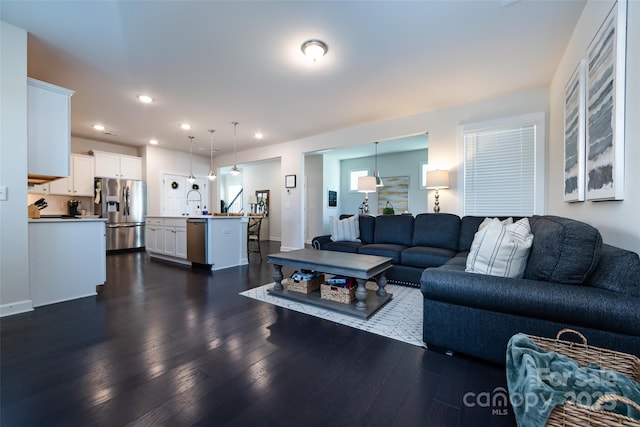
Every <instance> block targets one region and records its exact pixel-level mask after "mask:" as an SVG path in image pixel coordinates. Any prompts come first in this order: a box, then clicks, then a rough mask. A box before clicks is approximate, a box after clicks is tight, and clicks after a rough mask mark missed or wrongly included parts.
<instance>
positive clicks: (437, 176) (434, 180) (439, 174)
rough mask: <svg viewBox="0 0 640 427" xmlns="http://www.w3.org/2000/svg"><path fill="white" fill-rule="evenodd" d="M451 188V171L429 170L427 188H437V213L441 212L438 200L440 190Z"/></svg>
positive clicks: (434, 208) (435, 204) (435, 205)
mask: <svg viewBox="0 0 640 427" xmlns="http://www.w3.org/2000/svg"><path fill="white" fill-rule="evenodd" d="M444 188H449V171H445V170H433V171H427V190H436V194H435V199H436V200H435V203H434V205H433V211H434V212H435V213H438V212H440V201H439V200H438V199H439V197H440V194H439V193H438V190H441V189H444Z"/></svg>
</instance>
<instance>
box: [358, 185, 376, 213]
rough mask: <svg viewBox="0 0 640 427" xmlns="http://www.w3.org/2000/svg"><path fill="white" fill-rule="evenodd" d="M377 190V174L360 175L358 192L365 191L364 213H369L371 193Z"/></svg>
mask: <svg viewBox="0 0 640 427" xmlns="http://www.w3.org/2000/svg"><path fill="white" fill-rule="evenodd" d="M375 191H376V177H375V176H361V177H358V193H364V202H363V203H362V213H363V215H369V193H375Z"/></svg>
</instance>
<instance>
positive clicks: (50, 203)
mask: <svg viewBox="0 0 640 427" xmlns="http://www.w3.org/2000/svg"><path fill="white" fill-rule="evenodd" d="M40 198H44V200H45V201H46V202H47V207H46V208H44V209H42V210H41V211H40V215H66V214H68V213H69V204H68V202H69V200H71V199H74V200H78V201H79V202H80V206H79V207H78V211H81V210H82V209H85V210H86V211H87V212H86V213H87V215H92V214H93V198H91V197H75V198H72V197H69V196H54V195H51V194H28V195H27V201H28V204H32V203H34V202H35V201H36V200H38V199H40ZM25 212H26V208H25Z"/></svg>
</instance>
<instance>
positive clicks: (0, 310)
mask: <svg viewBox="0 0 640 427" xmlns="http://www.w3.org/2000/svg"><path fill="white" fill-rule="evenodd" d="M28 311H33V303H32V302H31V300H30V299H28V300H25V301H17V302H12V303H10V304H3V305H0V317H4V316H11V315H13V314H20V313H26V312H28Z"/></svg>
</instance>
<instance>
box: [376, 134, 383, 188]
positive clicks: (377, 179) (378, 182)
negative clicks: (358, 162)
mask: <svg viewBox="0 0 640 427" xmlns="http://www.w3.org/2000/svg"><path fill="white" fill-rule="evenodd" d="M374 144H376V169H375V171H374V172H373V176H375V177H376V187H384V184H383V183H382V179H381V178H380V171H378V141H376V142H374Z"/></svg>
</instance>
